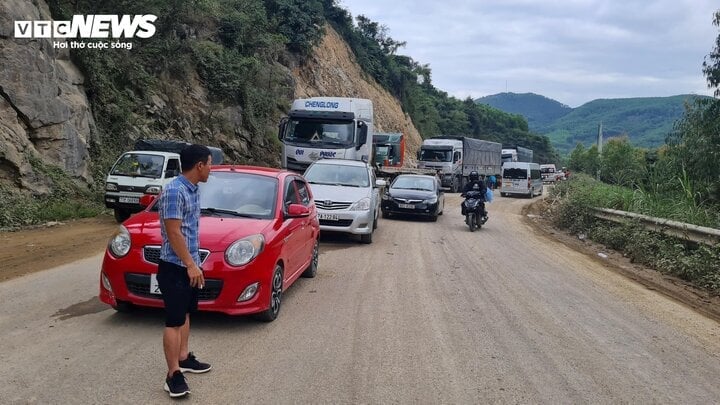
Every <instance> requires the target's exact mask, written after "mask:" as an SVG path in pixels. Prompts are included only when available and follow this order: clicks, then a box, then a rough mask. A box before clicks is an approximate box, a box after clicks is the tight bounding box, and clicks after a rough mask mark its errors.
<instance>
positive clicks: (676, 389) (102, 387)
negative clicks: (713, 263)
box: [0, 195, 720, 404]
mask: <svg viewBox="0 0 720 405" xmlns="http://www.w3.org/2000/svg"><path fill="white" fill-rule="evenodd" d="M529 202H530V200H525V199H512V198H500V197H498V198H497V199H496V202H494V203H493V204H492V205H491V206H490V208H491V209H490V211H491V219H490V221H489V222H488V223H487V224H486V226H485V227H483V228H482V229H481V230H480V231H478V232H475V233H470V232H469V231H468V229H467V227H466V226H465V225H464V224H463V221H462V217H461V216H460V215H459V213H458V212H457V211H459V209H458V208H457V207H458V206H459V203H460V199H459V197H458V196H457V195H448V199H447V204H446V206H447V212H446V214H445V215H444V216H442V217H440V219H439V221H438V222H437V223H431V222H424V221H415V220H406V219H386V220H381V221H380V224H379V226H380V228H379V229H378V231H377V232H378V233H377V235H376V237H375V240H374V243H373V244H372V245H360V244H358V243H356V242H355V241H354V240H351V239H348V238H345V237H338V236H332V237H324V238H323V240H322V250H321V252H322V254H321V257H320V268H319V273H318V276H317V277H316V278H315V279H300V280H299V282H298V283H296V284H295V285H294V286H293V287H291V288H290V289H289V290H287V293H286V295H285V297H284V302H283V307H282V310H281V313H280V317H279V318H278V320H277V321H275V322H273V323H270V324H264V323H258V322H255V321H253V320H251V319H246V318H231V317H227V316H224V315H217V314H201V315H200V316H198V317H196V318H195V319H194V320H193V335H192V339H191V349H192V350H194V351H195V352H196V353H197V354H198V356H199V357H200V358H201V359H202V360H207V361H210V362H212V363H213V366H214V370H213V371H212V372H210V373H208V374H205V375H189V376H188V380H189V383H190V386H191V388H192V390H193V394H192V396H191V398H190V402H193V403H203V404H208V403H258V404H262V403H267V404H278V403H333V404H340V403H488V402H489V403H551V404H557V403H626V402H632V403H697V404H708V403H717V402H719V401H720V384H719V383H720V379H719V378H720V377H718V376H720V325H719V324H718V323H717V322H715V321H712V320H709V319H707V318H704V317H703V316H701V315H698V314H697V313H695V312H693V311H692V310H690V309H688V308H687V307H685V306H683V305H681V304H678V303H675V302H673V301H670V300H669V299H667V298H665V297H664V296H661V295H659V294H656V293H654V292H652V291H650V290H648V289H646V288H643V287H641V286H639V285H636V284H634V283H632V282H630V281H628V280H627V279H625V278H623V277H621V276H619V275H617V274H615V273H613V272H611V271H608V270H607V269H606V268H605V267H604V266H603V264H602V263H601V262H599V261H597V260H596V259H595V258H592V257H586V256H584V255H582V254H580V253H576V252H574V251H572V250H569V249H568V248H566V247H565V246H563V245H562V244H560V243H558V242H555V241H551V240H548V239H545V238H544V237H542V236H541V235H538V234H536V233H534V232H533V231H532V229H531V228H530V227H529V226H528V225H526V224H525V222H524V220H523V218H522V215H521V209H522V207H523V206H524V205H526V204H528V203H529ZM100 261H101V256H100V255H99V254H98V255H97V256H95V257H92V258H90V259H86V260H82V261H78V262H74V263H71V264H68V265H63V266H61V267H57V268H54V269H52V270H48V271H44V272H39V273H35V274H30V275H27V276H24V277H21V278H16V279H12V280H9V281H6V282H3V283H0V297H2V303H3V305H2V306H0V342H2V345H1V346H0V364H2V366H3V371H2V372H1V373H0V398H2V399H1V400H0V402H2V403H8V402H9V403H63V404H66V403H133V404H137V403H165V402H167V403H169V402H171V400H170V399H169V398H167V396H166V394H165V392H164V391H163V390H162V388H161V387H162V383H163V378H164V373H165V366H164V364H165V362H164V359H163V355H162V351H161V332H162V325H163V316H162V312H160V311H156V310H142V311H138V312H136V313H133V314H118V313H115V312H114V311H113V310H112V309H109V308H108V307H106V306H104V305H103V304H101V303H99V302H98V301H97V299H96V295H97V283H98V271H99V270H98V269H99V266H100Z"/></svg>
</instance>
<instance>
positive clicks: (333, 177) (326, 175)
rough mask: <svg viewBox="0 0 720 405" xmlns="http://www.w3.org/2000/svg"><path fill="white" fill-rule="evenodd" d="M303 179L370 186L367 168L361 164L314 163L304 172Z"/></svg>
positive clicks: (339, 184)
mask: <svg viewBox="0 0 720 405" xmlns="http://www.w3.org/2000/svg"><path fill="white" fill-rule="evenodd" d="M305 179H306V180H307V181H308V183H310V184H329V185H334V186H350V187H370V176H369V175H368V171H367V168H365V167H362V166H347V165H335V164H314V165H312V166H310V167H309V168H308V170H307V171H306V172H305Z"/></svg>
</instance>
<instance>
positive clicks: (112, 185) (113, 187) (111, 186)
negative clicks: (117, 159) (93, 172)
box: [105, 183, 117, 191]
mask: <svg viewBox="0 0 720 405" xmlns="http://www.w3.org/2000/svg"><path fill="white" fill-rule="evenodd" d="M105 190H107V191H117V184H115V183H105Z"/></svg>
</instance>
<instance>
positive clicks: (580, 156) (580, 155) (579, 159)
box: [568, 142, 594, 174]
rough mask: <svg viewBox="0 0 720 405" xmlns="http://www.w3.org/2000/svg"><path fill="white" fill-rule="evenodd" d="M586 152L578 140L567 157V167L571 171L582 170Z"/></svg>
mask: <svg viewBox="0 0 720 405" xmlns="http://www.w3.org/2000/svg"><path fill="white" fill-rule="evenodd" d="M586 152H587V151H586V150H585V146H583V144H582V142H578V143H577V145H576V146H575V149H573V151H572V153H570V157H569V158H568V169H570V170H572V171H583V164H584V162H585V157H586V156H585V155H586ZM593 174H594V173H593Z"/></svg>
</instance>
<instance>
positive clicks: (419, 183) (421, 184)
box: [390, 176, 435, 191]
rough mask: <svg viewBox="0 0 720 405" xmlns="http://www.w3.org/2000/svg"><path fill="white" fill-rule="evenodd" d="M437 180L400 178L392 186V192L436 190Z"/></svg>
mask: <svg viewBox="0 0 720 405" xmlns="http://www.w3.org/2000/svg"><path fill="white" fill-rule="evenodd" d="M434 185H435V180H434V179H431V178H427V177H409V176H398V177H397V178H396V179H395V182H393V184H392V185H391V186H390V189H391V190H398V189H401V190H403V189H404V190H424V191H433V190H435V187H434Z"/></svg>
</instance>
